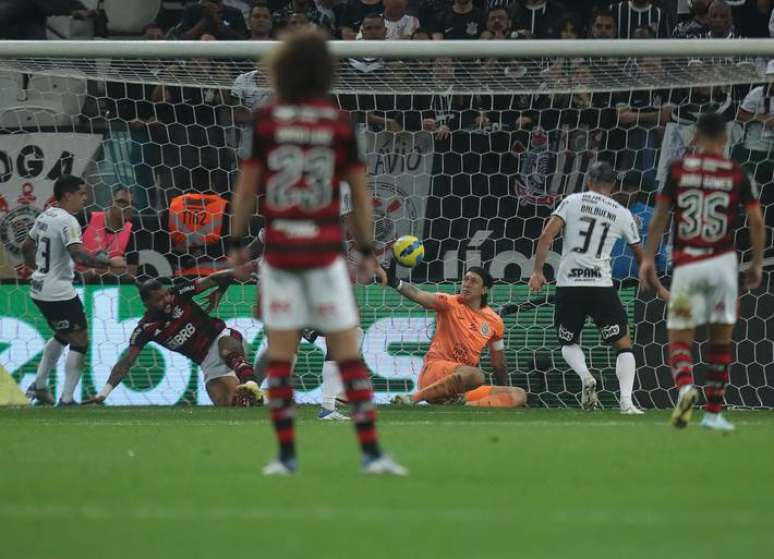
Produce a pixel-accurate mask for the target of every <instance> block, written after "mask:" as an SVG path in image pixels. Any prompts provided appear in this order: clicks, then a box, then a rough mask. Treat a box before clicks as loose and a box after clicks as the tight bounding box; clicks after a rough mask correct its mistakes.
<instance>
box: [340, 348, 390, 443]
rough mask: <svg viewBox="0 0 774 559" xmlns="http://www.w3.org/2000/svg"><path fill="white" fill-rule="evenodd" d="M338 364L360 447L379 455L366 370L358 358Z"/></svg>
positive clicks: (373, 410) (374, 413) (374, 417)
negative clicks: (350, 405)
mask: <svg viewBox="0 0 774 559" xmlns="http://www.w3.org/2000/svg"><path fill="white" fill-rule="evenodd" d="M338 365H339V371H340V372H341V381H342V382H343V383H344V388H345V389H346V393H347V399H348V400H349V401H350V403H351V404H352V421H353V422H354V423H355V429H356V430H357V438H358V440H359V441H360V447H361V448H362V450H363V453H364V454H366V455H368V456H370V457H374V458H376V457H379V456H381V454H382V453H381V450H380V449H379V442H378V440H377V436H376V410H375V409H374V405H373V402H372V401H371V400H372V390H371V381H370V380H369V379H368V371H367V370H366V368H365V365H363V362H362V361H360V360H359V359H357V360H352V361H344V362H341V363H339V364H338Z"/></svg>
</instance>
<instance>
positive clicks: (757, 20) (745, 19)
mask: <svg viewBox="0 0 774 559" xmlns="http://www.w3.org/2000/svg"><path fill="white" fill-rule="evenodd" d="M772 4H773V2H772V1H771V0H728V5H729V6H730V7H731V17H732V19H733V22H734V28H735V29H736V31H737V33H739V36H740V37H747V38H757V37H768V36H769V33H768V28H767V25H768V22H769V17H770V14H771V8H772Z"/></svg>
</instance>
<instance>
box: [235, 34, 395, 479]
mask: <svg viewBox="0 0 774 559" xmlns="http://www.w3.org/2000/svg"><path fill="white" fill-rule="evenodd" d="M268 71H269V74H270V77H271V81H272V84H273V87H274V90H275V93H276V96H275V99H276V100H275V101H274V102H272V103H270V104H269V105H267V106H266V107H264V108H263V109H261V110H260V111H258V113H257V114H256V120H255V124H254V126H253V128H252V130H251V132H252V138H251V140H250V142H249V143H250V144H251V150H250V155H249V156H248V158H247V159H244V160H243V161H242V162H241V165H240V174H239V181H238V184H237V189H236V193H235V196H234V208H235V210H234V216H233V219H232V222H231V224H232V230H231V235H232V239H233V240H234V244H235V246H234V250H233V252H232V259H233V261H234V262H237V263H238V262H242V261H244V259H246V258H247V255H246V254H245V251H244V250H241V249H240V245H241V243H240V239H239V237H240V235H244V234H245V233H246V231H247V223H248V218H249V216H250V214H252V213H253V211H254V210H255V207H256V194H257V193H258V191H259V188H260V192H261V194H262V195H263V198H262V202H261V204H262V208H261V212H262V214H263V216H264V218H265V221H266V229H265V231H266V233H265V248H264V254H263V263H262V265H261V269H260V283H261V289H260V308H261V313H262V318H263V322H264V326H265V328H266V333H267V338H268V346H269V349H268V359H269V361H268V364H267V368H266V376H267V379H268V385H269V387H268V395H269V401H270V407H271V418H272V421H273V423H274V428H275V431H276V434H277V440H278V442H279V456H278V459H277V460H275V461H273V462H271V463H269V464H268V465H267V466H266V467H265V468H264V470H263V473H264V474H266V475H287V474H291V473H293V472H295V471H296V470H297V468H298V462H297V459H296V446H295V429H294V425H293V422H294V415H295V412H294V404H293V387H292V385H291V378H290V377H291V370H292V362H293V358H294V356H295V354H296V351H297V349H298V343H299V339H300V336H301V331H302V329H304V328H313V329H315V330H318V331H320V332H321V333H323V334H324V335H325V336H326V341H327V345H328V349H329V351H330V352H331V356H332V357H333V359H334V360H335V361H336V363H337V364H338V367H339V372H340V374H341V377H342V381H343V383H344V386H345V389H346V395H347V399H348V400H349V401H350V403H351V404H352V411H353V413H352V420H353V423H354V424H355V427H356V432H357V436H358V439H359V441H360V448H361V451H362V454H363V471H364V472H365V473H368V474H392V475H404V474H405V473H406V470H405V468H403V467H402V466H400V465H399V464H397V463H395V462H394V461H393V460H392V459H391V458H389V457H388V456H386V455H384V454H383V453H382V450H381V448H380V446H379V442H378V438H377V434H376V410H375V409H374V406H373V403H372V389H371V384H370V381H369V375H368V370H367V369H366V367H365V365H364V364H363V362H362V360H361V358H360V349H359V346H358V334H357V327H358V324H359V317H358V310H357V305H356V304H355V298H354V295H353V292H352V284H351V283H350V278H349V273H348V271H347V265H346V262H345V259H344V257H343V255H342V246H343V241H344V234H343V229H342V227H341V223H340V220H339V211H340V204H339V197H340V183H341V181H342V180H345V181H347V182H348V183H349V185H350V189H351V194H352V206H353V212H352V218H351V230H352V234H353V237H354V239H355V242H356V245H357V246H356V248H357V250H358V251H359V252H360V253H361V262H360V266H361V267H362V268H363V269H364V270H365V271H366V272H367V273H368V274H370V275H373V273H374V272H375V270H376V266H377V262H376V258H375V256H374V250H373V246H372V240H373V218H372V207H371V200H370V198H369V196H368V191H367V188H366V171H365V165H364V160H363V154H362V150H361V147H360V145H359V140H358V137H357V134H356V132H355V130H354V128H353V126H352V124H351V122H350V121H349V118H348V117H347V116H346V113H344V112H343V111H340V110H339V109H337V108H336V106H335V105H334V104H333V103H331V102H330V101H329V100H328V99H327V96H328V93H329V89H330V86H331V83H332V80H333V77H334V74H335V62H334V60H333V58H332V56H331V55H330V53H329V51H328V45H327V44H326V41H325V39H324V37H323V36H322V35H320V34H319V32H315V31H312V30H304V31H300V32H296V33H293V34H290V35H288V38H287V40H286V41H284V42H283V43H281V44H279V45H278V46H277V47H276V48H275V49H274V50H273V51H272V54H271V56H270V57H269V60H268Z"/></svg>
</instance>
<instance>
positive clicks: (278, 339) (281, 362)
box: [263, 330, 301, 475]
mask: <svg viewBox="0 0 774 559" xmlns="http://www.w3.org/2000/svg"><path fill="white" fill-rule="evenodd" d="M266 336H267V338H268V340H269V349H268V351H267V357H268V362H267V364H266V377H267V379H268V391H267V394H268V403H269V413H270V416H271V420H272V423H274V431H275V432H276V434H277V442H278V443H279V457H278V459H277V460H276V461H274V462H271V463H270V464H268V465H267V466H266V467H265V468H264V469H263V473H264V474H265V475H288V474H292V473H293V472H295V471H296V470H297V469H298V462H297V459H296V434H295V428H294V419H295V414H296V410H295V404H294V402H293V385H292V384H291V374H292V371H293V358H294V357H295V355H296V352H297V351H298V342H299V340H300V339H301V333H300V332H299V331H298V330H267V331H266Z"/></svg>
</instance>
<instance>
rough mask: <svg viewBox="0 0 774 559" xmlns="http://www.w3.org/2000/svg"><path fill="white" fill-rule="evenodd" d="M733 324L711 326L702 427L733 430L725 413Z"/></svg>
mask: <svg viewBox="0 0 774 559" xmlns="http://www.w3.org/2000/svg"><path fill="white" fill-rule="evenodd" d="M733 329H734V325H733V324H712V325H710V327H709V334H710V335H709V338H710V350H709V354H708V356H707V361H708V363H707V372H706V373H705V379H706V380H705V385H704V396H705V397H706V399H707V403H706V404H704V417H703V418H702V420H701V425H702V427H707V428H709V429H716V430H719V431H733V429H734V425H733V424H732V423H730V422H729V421H728V420H727V419H726V418H725V417H723V414H722V413H721V412H722V411H723V404H724V401H725V395H726V385H727V384H728V366H729V364H730V363H731V332H732V331H733Z"/></svg>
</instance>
